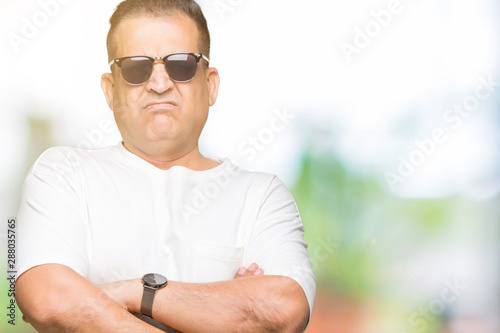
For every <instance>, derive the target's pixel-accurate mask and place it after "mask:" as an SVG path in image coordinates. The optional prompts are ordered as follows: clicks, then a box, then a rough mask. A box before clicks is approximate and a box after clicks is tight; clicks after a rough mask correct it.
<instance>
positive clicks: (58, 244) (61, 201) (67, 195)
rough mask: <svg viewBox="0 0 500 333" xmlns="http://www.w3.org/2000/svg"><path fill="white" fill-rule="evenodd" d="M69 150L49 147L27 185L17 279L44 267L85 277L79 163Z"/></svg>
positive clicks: (21, 206) (21, 211) (21, 207)
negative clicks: (61, 268)
mask: <svg viewBox="0 0 500 333" xmlns="http://www.w3.org/2000/svg"><path fill="white" fill-rule="evenodd" d="M71 153H72V151H71V150H69V149H66V148H60V147H59V148H51V149H49V150H47V151H45V152H44V153H43V154H42V155H41V156H40V157H39V158H38V160H37V161H36V162H35V164H34V165H33V167H32V168H31V170H30V171H29V173H28V175H27V177H26V180H25V182H24V185H23V188H22V192H21V199H20V203H19V211H18V214H17V226H18V231H17V233H18V234H17V239H18V242H17V251H18V266H17V268H18V269H17V277H19V276H20V275H21V274H22V273H24V272H25V271H27V270H28V269H30V268H32V267H35V266H38V265H43V264H51V263H54V264H61V265H65V266H68V267H70V268H72V269H73V270H74V271H76V272H77V273H79V274H80V275H82V276H85V275H86V273H87V265H88V258H87V250H86V238H87V237H86V227H85V217H84V216H85V210H84V204H83V200H84V199H83V196H82V189H81V185H80V184H81V182H80V181H79V173H78V169H79V168H78V160H77V159H76V157H75V155H72V154H71Z"/></svg>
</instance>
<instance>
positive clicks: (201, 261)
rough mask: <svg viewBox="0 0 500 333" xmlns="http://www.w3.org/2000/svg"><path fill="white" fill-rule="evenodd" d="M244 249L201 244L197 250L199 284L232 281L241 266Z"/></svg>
mask: <svg viewBox="0 0 500 333" xmlns="http://www.w3.org/2000/svg"><path fill="white" fill-rule="evenodd" d="M243 252H244V248H243V247H232V246H222V245H218V244H210V243H200V242H198V243H197V244H196V249H195V266H196V267H195V269H196V280H197V282H216V281H227V280H232V279H233V278H234V276H235V275H236V272H237V271H238V269H239V268H240V266H241V259H242V257H243Z"/></svg>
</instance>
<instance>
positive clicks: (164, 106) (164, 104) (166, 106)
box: [144, 101, 177, 111]
mask: <svg viewBox="0 0 500 333" xmlns="http://www.w3.org/2000/svg"><path fill="white" fill-rule="evenodd" d="M176 107H177V103H175V102H174V101H154V102H151V103H148V104H146V106H145V107H144V110H145V111H160V110H172V109H174V108H176Z"/></svg>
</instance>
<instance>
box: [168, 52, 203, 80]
mask: <svg viewBox="0 0 500 333" xmlns="http://www.w3.org/2000/svg"><path fill="white" fill-rule="evenodd" d="M197 64H198V62H197V61H196V57H195V56H194V55H192V54H172V55H170V56H168V58H167V59H166V60H165V66H166V68H167V73H168V75H169V76H170V78H171V79H172V80H174V81H189V80H191V79H192V78H193V77H194V75H195V74H196V67H197V66H196V65H197Z"/></svg>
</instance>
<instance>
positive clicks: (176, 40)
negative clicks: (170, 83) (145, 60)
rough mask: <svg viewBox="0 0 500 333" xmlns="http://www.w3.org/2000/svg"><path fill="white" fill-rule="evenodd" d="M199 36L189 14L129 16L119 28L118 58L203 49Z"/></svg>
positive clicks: (116, 37) (117, 32) (117, 33)
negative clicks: (160, 16) (155, 16)
mask: <svg viewBox="0 0 500 333" xmlns="http://www.w3.org/2000/svg"><path fill="white" fill-rule="evenodd" d="M198 35H199V33H198V29H197V27H196V24H195V22H194V21H193V20H192V19H191V18H189V17H187V16H185V15H172V16H167V17H162V18H152V17H146V16H139V17H133V18H127V19H124V20H123V21H121V22H120V24H119V25H118V27H117V29H116V31H115V43H116V44H115V45H116V57H117V58H119V57H125V56H131V55H148V56H152V57H158V56H165V55H167V54H170V53H175V52H199V51H200V50H199V49H198Z"/></svg>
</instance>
